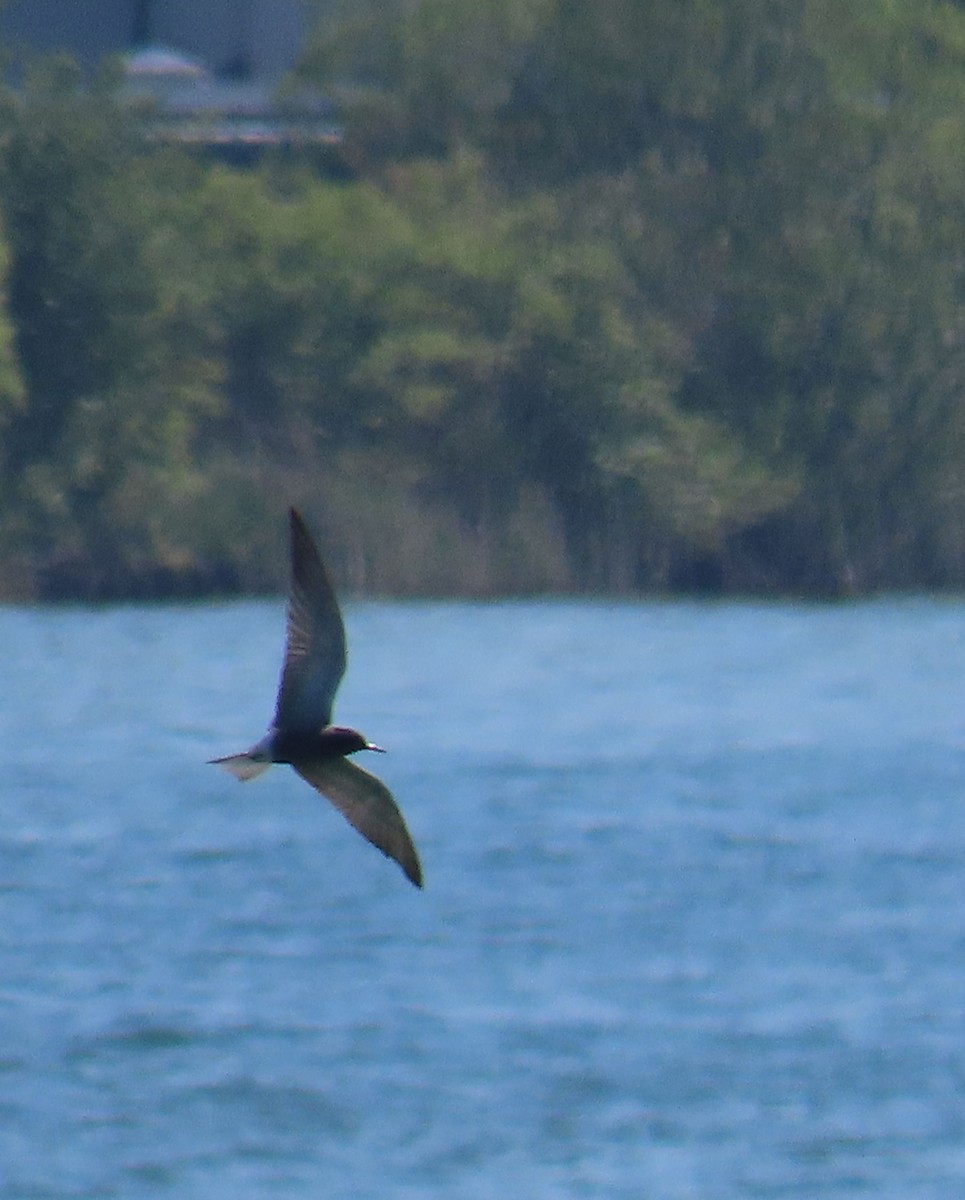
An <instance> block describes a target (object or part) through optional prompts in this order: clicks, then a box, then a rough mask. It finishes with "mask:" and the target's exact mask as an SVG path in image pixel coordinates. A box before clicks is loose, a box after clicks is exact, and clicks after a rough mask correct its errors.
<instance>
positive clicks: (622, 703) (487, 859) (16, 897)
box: [0, 601, 965, 1200]
mask: <svg viewBox="0 0 965 1200" xmlns="http://www.w3.org/2000/svg"><path fill="white" fill-rule="evenodd" d="M346 616H347V623H348V627H349V636H350V666H349V674H348V677H347V679H346V682H345V684H344V686H343V688H342V692H341V694H340V697H339V704H338V708H337V712H336V715H337V717H338V718H339V719H340V720H341V721H343V722H344V723H347V724H352V725H355V726H357V727H358V728H360V729H362V730H363V732H364V733H365V734H366V735H367V736H369V737H370V738H372V739H373V740H375V741H377V742H379V743H380V744H382V745H385V746H387V747H389V748H390V750H391V753H390V754H388V755H386V756H384V757H383V756H378V757H376V756H368V762H367V763H366V765H367V766H369V767H370V769H375V770H378V772H379V773H380V774H381V775H382V776H383V777H384V778H385V780H386V781H387V782H388V783H389V785H390V786H391V787H392V788H393V790H394V791H395V793H396V795H397V797H398V799H399V801H400V804H401V805H402V807H403V809H404V811H405V813H406V817H407V819H408V822H409V826H410V828H411V830H412V833H413V836H414V837H415V839H416V841H417V843H418V845H419V848H420V852H421V854H422V858H423V863H424V867H425V871H426V889H425V891H424V892H421V893H420V892H418V891H416V890H415V889H414V888H412V887H410V886H409V884H408V883H407V882H406V880H405V879H404V877H403V876H402V874H401V872H400V871H399V870H398V868H397V867H396V866H395V864H394V863H391V862H389V861H388V860H386V859H384V858H383V857H382V856H381V855H380V854H379V853H378V852H377V851H375V850H374V849H372V848H371V847H370V846H368V845H367V844H366V843H364V842H363V841H362V840H361V839H360V838H359V837H358V835H357V834H355V832H354V831H353V830H351V829H350V828H349V827H348V825H346V824H345V822H344V821H343V820H342V818H341V817H340V816H339V815H338V814H337V813H336V812H335V810H334V809H332V808H331V807H330V806H329V805H327V804H326V803H325V802H323V801H322V800H321V799H320V798H319V797H317V796H316V795H315V793H313V792H312V791H311V790H310V789H309V788H308V787H307V786H306V785H305V784H304V783H303V782H302V781H301V780H299V779H298V778H297V777H296V776H295V775H294V774H293V773H292V772H291V771H290V770H288V769H287V768H282V767H276V768H273V769H272V770H271V771H270V772H269V773H268V774H266V775H265V776H263V777H262V778H260V779H258V780H256V781H252V782H250V783H247V784H245V785H239V784H238V783H236V782H235V781H234V780H232V779H231V778H229V777H228V776H227V775H225V774H223V773H221V772H219V771H217V770H216V769H215V768H213V767H210V766H207V765H206V764H205V760H206V759H208V758H210V757H212V756H214V755H216V754H225V753H230V752H232V751H234V750H238V749H241V748H243V747H244V746H246V745H248V744H249V743H250V742H251V741H253V740H254V739H255V738H256V737H257V736H259V735H260V733H261V732H262V730H263V728H264V726H265V724H266V723H267V720H268V718H269V717H270V715H271V712H272V708H273V703H274V689H275V684H276V680H277V672H278V665H279V661H280V654H281V643H282V637H283V608H282V605H281V603H280V602H278V603H235V604H220V605H204V606H197V607H118V608H101V609H94V610H88V609H60V610H43V609H19V608H7V609H3V610H0V646H2V647H3V649H2V651H0V661H2V662H3V672H2V678H3V689H2V699H0V747H2V751H3V757H4V763H3V772H2V776H0V780H2V781H0V1197H2V1198H3V1200H24V1198H28V1197H29V1198H34V1197H37V1198H55V1197H56V1198H67V1197H113V1198H119V1200H129V1198H130V1200H135V1198H140V1197H162V1198H163V1197H177V1198H178V1200H191V1198H194V1197H198V1198H201V1197H203V1198H205V1200H247V1198H255V1200H258V1198H261V1197H312V1198H316V1197H321V1198H325V1200H425V1198H427V1197H440V1198H445V1200H506V1198H513V1200H517V1198H519V1200H570V1198H573V1200H577V1198H580V1200H584V1198H585V1200H610V1198H614V1200H616V1198H621V1200H622V1198H626V1200H631V1198H632V1200H640V1198H643V1200H683V1198H694V1200H738V1198H739V1200H748V1198H761V1200H764V1198H771V1197H782V1198H787V1197H800V1198H801V1200H813V1198H817V1197H820V1198H824V1197H827V1198H835V1200H837V1198H844V1197H848V1198H849V1200H851V1198H854V1197H874V1198H876V1200H889V1198H894V1200H898V1198H900V1200H907V1198H908V1197H915V1198H916V1200H931V1198H935V1200H938V1198H939V1197H941V1200H947V1197H949V1196H951V1195H956V1194H960V1193H961V1190H962V1185H963V1183H965V805H963V797H965V605H963V604H961V603H955V602H938V601H901V602H883V601H880V602H875V603H866V604H854V605H847V606H839V607H826V608H820V607H808V606H793V605H782V606H766V605H752V604H708V605H702V604H696V603H695V604H607V603H575V602H569V603H568V602H553V603H505V604H491V605H474V604H444V603H435V604H430V603H426V604H389V603H358V604H354V605H351V604H350V605H348V606H347V614H346Z"/></svg>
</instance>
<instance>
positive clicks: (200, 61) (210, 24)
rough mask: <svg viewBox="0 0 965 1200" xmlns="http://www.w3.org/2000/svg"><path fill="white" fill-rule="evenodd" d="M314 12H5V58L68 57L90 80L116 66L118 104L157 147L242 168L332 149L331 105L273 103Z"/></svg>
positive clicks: (132, 7)
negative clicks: (278, 153)
mask: <svg viewBox="0 0 965 1200" xmlns="http://www.w3.org/2000/svg"><path fill="white" fill-rule="evenodd" d="M318 9H319V0H6V2H5V3H2V4H0V48H2V49H3V50H6V51H7V52H8V53H12V54H13V55H14V59H15V61H16V59H17V58H19V57H20V56H30V55H43V54H52V53H56V52H65V53H67V54H70V55H71V56H72V57H73V58H75V59H76V60H77V61H78V62H79V63H80V64H81V65H82V66H83V67H85V68H86V69H88V70H91V69H93V68H94V67H95V66H96V65H97V63H98V62H99V61H100V60H101V59H103V58H104V57H106V56H107V55H117V56H119V57H120V59H121V61H122V63H123V68H124V73H125V76H126V81H125V85H124V89H123V92H122V95H124V96H125V97H126V98H127V99H128V100H129V101H131V102H132V103H134V104H137V105H139V106H140V108H141V109H142V111H143V112H144V115H145V122H146V127H147V130H148V134H149V136H150V137H152V138H154V139H156V140H159V141H170V142H177V143H180V144H182V145H188V146H196V147H198V148H200V149H203V150H207V151H209V152H215V153H218V154H221V155H224V156H227V157H229V158H231V159H232V160H233V161H237V162H245V161H251V160H252V159H253V158H256V157H257V156H258V155H259V154H260V152H261V151H262V150H263V149H264V148H265V147H268V146H274V147H281V148H290V147H299V146H308V145H311V146H315V147H326V146H333V145H337V144H338V142H339V140H340V130H339V128H338V126H337V125H336V123H335V121H334V116H333V113H332V107H331V104H330V103H329V102H328V101H327V100H326V98H325V97H324V96H321V95H320V94H318V93H317V92H315V91H314V90H313V89H310V88H304V87H303V88H297V89H289V90H288V92H287V94H286V95H285V98H284V100H279V99H278V96H277V90H278V89H277V85H278V83H279V81H280V80H281V78H282V77H283V76H284V75H285V74H286V72H288V71H290V70H291V68H292V67H293V66H294V65H295V62H296V60H297V58H298V54H299V52H300V50H301V48H302V45H303V43H304V41H305V38H306V36H307V34H308V32H309V30H310V28H311V24H312V22H313V20H314V19H316V18H317V13H318Z"/></svg>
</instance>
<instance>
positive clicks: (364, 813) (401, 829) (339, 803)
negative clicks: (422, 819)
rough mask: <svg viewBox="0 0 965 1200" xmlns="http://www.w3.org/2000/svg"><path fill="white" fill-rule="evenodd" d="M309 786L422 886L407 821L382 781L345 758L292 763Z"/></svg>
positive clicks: (420, 872)
mask: <svg viewBox="0 0 965 1200" xmlns="http://www.w3.org/2000/svg"><path fill="white" fill-rule="evenodd" d="M292 766H293V767H294V769H295V770H296V771H297V772H298V774H299V775H301V777H302V779H304V780H305V782H306V783H310V784H311V785H312V787H313V788H315V790H316V791H318V792H321V794H322V795H323V796H325V797H326V798H327V799H328V800H331V802H332V803H333V804H334V805H335V807H336V808H337V809H338V811H339V812H340V813H341V814H342V816H343V817H345V819H346V820H347V821H348V822H349V824H350V825H353V826H354V827H355V828H356V829H357V830H358V831H359V833H360V834H361V835H362V836H363V837H364V838H367V839H368V840H369V841H370V842H371V843H372V845H373V846H376V847H378V849H379V850H381V851H382V853H383V854H384V855H386V856H387V857H388V858H394V859H395V861H396V862H397V863H398V864H399V866H400V867H401V868H402V870H403V871H404V872H405V874H406V877H407V878H408V879H409V880H410V882H412V883H414V884H415V886H416V887H422V867H421V866H420V864H419V856H418V854H417V853H416V848H415V846H414V845H413V843H412V838H411V837H410V836H409V831H408V829H407V828H406V824H405V820H404V818H403V816H402V813H401V812H400V811H399V806H398V805H397V804H396V802H395V800H394V798H393V796H392V793H391V792H390V791H389V789H388V788H387V787H386V786H385V784H384V783H383V782H382V780H381V779H376V777H375V776H374V775H370V774H369V773H368V771H363V770H362V768H361V767H357V766H356V765H355V763H352V762H349V761H348V759H346V758H329V759H324V760H321V761H318V762H298V763H292Z"/></svg>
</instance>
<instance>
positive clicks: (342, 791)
mask: <svg viewBox="0 0 965 1200" xmlns="http://www.w3.org/2000/svg"><path fill="white" fill-rule="evenodd" d="M288 517H289V523H290V525H291V580H292V581H291V596H290V598H289V601H288V636H287V642H286V646H285V662H284V664H283V666H282V672H281V683H280V685H279V688H278V700H277V702H276V705H275V717H274V720H273V721H272V724H271V727H270V728H269V730H268V732H267V733H266V734H265V736H264V737H263V738H262V739H261V741H260V742H257V743H256V744H255V745H254V746H252V747H251V749H250V750H245V751H244V753H242V754H229V755H227V757H225V758H212V759H210V760H209V761H210V762H212V763H215V764H217V765H218V766H219V767H224V769H225V770H226V771H230V772H231V774H232V775H234V776H235V778H236V779H240V780H241V781H242V782H244V781H245V780H248V779H254V778H255V776H256V775H260V774H261V773H262V771H266V770H267V769H268V768H269V767H270V766H271V764H272V763H288V764H289V766H291V767H292V768H293V769H294V770H295V771H297V772H298V774H299V775H301V777H302V779H304V780H305V781H306V782H307V783H310V784H311V785H312V787H313V788H315V790H316V791H318V792H321V794H322V795H323V796H325V797H326V799H328V800H330V801H331V802H332V803H333V804H334V805H335V807H336V808H337V809H338V810H339V812H340V813H341V814H342V816H344V817H345V819H346V820H347V821H348V822H349V824H351V825H354V826H355V828H356V829H357V830H358V831H359V833H360V834H361V835H362V836H363V837H364V838H368V840H369V841H370V842H371V843H372V845H373V846H377V847H378V848H379V850H381V851H382V853H383V854H385V855H386V856H387V857H389V858H394V859H395V861H396V862H397V863H398V864H399V866H400V867H401V868H402V870H403V871H404V872H405V874H406V877H407V878H408V879H409V880H411V882H412V883H414V884H415V886H416V887H422V867H421V866H420V865H419V856H418V854H417V853H416V849H415V846H414V845H413V844H412V838H411V837H410V836H409V831H408V829H407V828H406V825H405V820H404V819H403V817H402V813H401V812H400V811H399V807H398V805H397V804H396V802H395V800H394V799H393V797H392V793H391V792H390V791H389V789H388V788H387V787H386V786H385V784H384V783H383V782H382V781H381V779H376V777H375V776H374V775H370V774H369V773H368V771H363V770H362V768H361V767H357V766H356V765H355V763H352V762H349V761H348V758H347V755H349V754H355V753H356V752H357V751H359V750H378V751H380V752H381V751H382V747H381V746H376V745H373V743H372V742H369V741H366V739H365V738H364V737H363V736H362V735H361V734H360V733H358V732H357V731H356V730H354V729H343V728H342V727H340V726H338V725H332V724H331V720H332V704H333V702H334V700H335V693H336V691H337V690H338V685H339V684H340V683H341V681H342V676H343V675H344V674H345V664H346V661H347V655H346V650H345V626H344V625H343V624H342V614H341V612H340V611H339V607H338V600H337V599H336V597H335V592H334V590H333V588H332V585H331V582H330V581H329V578H328V573H327V572H326V570H325V567H324V566H323V564H322V560H321V558H320V556H319V553H318V550H317V549H316V547H315V543H314V542H313V541H312V536H311V534H310V533H309V532H308V529H307V528H306V526H305V522H304V521H303V520H302V518H301V516H300V515H299V514H298V512H296V510H295V509H294V508H292V509H289V513H288Z"/></svg>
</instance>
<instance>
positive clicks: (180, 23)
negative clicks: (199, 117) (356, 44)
mask: <svg viewBox="0 0 965 1200" xmlns="http://www.w3.org/2000/svg"><path fill="white" fill-rule="evenodd" d="M317 7H318V6H317V4H316V3H314V2H313V0H6V3H4V4H3V5H2V6H0V44H2V45H3V46H4V48H5V49H7V50H13V51H14V52H15V53H16V52H18V51H26V52H28V53H31V54H49V53H53V52H55V51H65V52H67V53H69V54H71V55H73V57H74V58H76V59H77V60H78V61H79V62H81V63H82V64H83V65H84V66H85V67H93V66H94V65H95V64H96V63H97V62H98V61H99V60H100V59H101V58H103V57H104V56H105V55H108V54H122V53H125V52H128V51H131V50H133V49H135V48H137V47H139V46H145V45H164V46H169V47H171V48H172V49H174V50H180V51H182V52H183V53H185V54H188V55H190V56H191V57H194V58H197V59H200V60H201V62H203V63H204V64H205V66H206V67H207V68H208V69H209V70H210V71H211V73H212V74H214V75H215V76H223V77H228V78H235V79H250V78H259V79H277V78H279V76H281V75H283V74H284V73H285V71H287V70H288V69H289V68H290V67H291V66H292V64H293V63H294V61H295V59H296V58H297V56H298V52H299V50H300V49H301V46H302V43H303V42H304V40H305V36H306V34H307V33H308V30H309V28H310V26H311V23H312V21H313V19H314V17H315V14H316V12H317Z"/></svg>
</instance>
